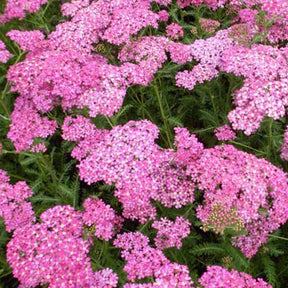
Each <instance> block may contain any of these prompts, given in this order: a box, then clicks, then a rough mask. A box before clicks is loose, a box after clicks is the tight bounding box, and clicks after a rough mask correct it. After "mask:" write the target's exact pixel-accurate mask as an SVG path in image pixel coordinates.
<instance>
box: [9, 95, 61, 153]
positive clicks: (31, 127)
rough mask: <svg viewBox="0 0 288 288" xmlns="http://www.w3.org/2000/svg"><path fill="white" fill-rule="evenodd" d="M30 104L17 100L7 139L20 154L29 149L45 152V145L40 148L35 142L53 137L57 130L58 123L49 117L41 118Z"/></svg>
mask: <svg viewBox="0 0 288 288" xmlns="http://www.w3.org/2000/svg"><path fill="white" fill-rule="evenodd" d="M28 103H29V102H28ZM28 103H27V102H26V101H25V100H24V99H23V98H22V97H18V98H17V99H16V102H15V108H14V111H13V112H12V114H11V121H12V123H11V124H10V130H9V132H8V134H7V137H8V138H9V139H10V140H12V141H13V143H14V146H15V149H16V151H18V152H20V151H22V150H27V149H31V150H35V151H45V150H46V147H45V145H44V144H41V145H40V146H39V144H37V143H34V140H35V138H46V137H47V136H49V135H52V134H53V133H54V132H55V130H56V129H57V123H56V121H55V120H50V119H49V118H48V117H41V116H40V115H39V113H38V112H37V109H35V106H33V105H31V104H30V103H29V104H28ZM23 117H24V118H23ZM23 119H25V121H23Z"/></svg>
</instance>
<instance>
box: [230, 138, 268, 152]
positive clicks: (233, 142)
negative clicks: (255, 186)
mask: <svg viewBox="0 0 288 288" xmlns="http://www.w3.org/2000/svg"><path fill="white" fill-rule="evenodd" d="M229 143H231V144H234V145H239V146H242V147H245V148H248V149H250V150H253V151H255V152H258V153H261V154H263V152H262V151H260V150H257V149H254V148H252V147H250V146H247V145H245V144H242V143H239V142H236V141H233V140H230V141H229Z"/></svg>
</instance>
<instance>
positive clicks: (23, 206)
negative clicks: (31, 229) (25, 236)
mask: <svg viewBox="0 0 288 288" xmlns="http://www.w3.org/2000/svg"><path fill="white" fill-rule="evenodd" d="M9 180H10V178H9V177H8V175H7V173H6V172H5V171H3V170H0V206H1V210H0V217H3V218H4V223H5V228H6V231H8V232H12V231H13V230H15V229H16V228H19V227H22V226H25V225H28V224H32V223H33V222H34V221H35V219H36V218H35V214H34V211H33V208H32V205H31V203H30V202H27V201H26V199H27V198H29V197H31V196H32V194H33V192H32V191H31V189H30V188H29V187H28V185H27V184H26V183H25V182H23V181H20V182H17V183H16V184H15V185H12V184H9Z"/></svg>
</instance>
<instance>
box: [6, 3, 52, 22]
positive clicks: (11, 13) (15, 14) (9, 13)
mask: <svg viewBox="0 0 288 288" xmlns="http://www.w3.org/2000/svg"><path fill="white" fill-rule="evenodd" d="M45 3H47V0H6V6H5V10H4V13H3V14H1V15H0V24H4V23H6V22H8V21H10V20H11V19H13V18H19V19H20V20H22V19H23V18H24V17H25V15H26V14H27V13H35V12H36V11H38V10H39V9H40V7H41V5H43V4H45Z"/></svg>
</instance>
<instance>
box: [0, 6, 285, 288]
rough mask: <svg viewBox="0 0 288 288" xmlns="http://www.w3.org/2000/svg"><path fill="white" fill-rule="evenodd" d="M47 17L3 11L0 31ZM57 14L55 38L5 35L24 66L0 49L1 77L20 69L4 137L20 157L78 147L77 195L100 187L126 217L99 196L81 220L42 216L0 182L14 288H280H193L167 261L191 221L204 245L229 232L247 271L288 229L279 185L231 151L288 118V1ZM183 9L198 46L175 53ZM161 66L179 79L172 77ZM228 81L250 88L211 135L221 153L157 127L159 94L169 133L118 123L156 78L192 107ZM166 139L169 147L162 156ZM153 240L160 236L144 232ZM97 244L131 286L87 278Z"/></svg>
mask: <svg viewBox="0 0 288 288" xmlns="http://www.w3.org/2000/svg"><path fill="white" fill-rule="evenodd" d="M47 2H48V3H47ZM52 2H53V1H47V0H42V1H29V0H21V1H20V0H7V1H6V6H5V10H4V13H3V14H2V15H1V16H0V23H2V24H3V25H4V24H5V23H9V21H10V20H12V19H14V18H18V19H19V20H23V19H25V15H26V14H27V13H35V12H37V11H38V10H39V9H40V10H41V5H44V4H46V5H53V3H52ZM64 2H66V3H63V4H62V5H61V13H62V15H63V21H62V22H61V23H59V24H57V25H56V27H55V29H54V31H53V32H51V33H47V31H46V34H45V33H44V32H43V31H40V30H30V31H23V29H19V30H10V31H9V32H7V33H6V35H5V37H8V38H9V41H10V42H11V41H14V42H15V43H17V44H18V45H19V48H20V50H23V51H26V55H25V58H24V59H23V60H22V61H20V60H19V59H20V57H19V59H17V60H16V62H15V61H14V60H13V54H12V53H11V51H10V50H9V45H7V44H6V42H5V41H4V40H3V41H4V42H5V43H4V42H3V41H1V40H0V62H1V63H3V65H4V63H7V62H8V64H7V66H5V67H8V65H10V64H9V63H10V61H9V59H10V58H11V63H12V62H13V61H14V62H13V63H14V64H11V65H10V66H9V68H8V70H7V75H6V78H7V81H8V83H9V85H10V89H11V92H16V93H18V95H17V98H16V100H15V101H14V104H13V105H14V106H13V111H12V113H11V115H7V117H9V120H11V123H10V125H9V131H8V133H7V134H6V135H5V138H6V137H7V138H8V139H10V140H11V141H12V143H13V144H14V148H15V151H16V152H17V153H20V154H21V153H23V152H24V153H28V154H29V155H30V154H32V153H39V155H43V153H44V154H45V153H50V151H51V143H50V148H49V145H48V143H49V141H50V140H47V139H48V137H53V136H55V134H57V136H58V137H59V138H60V140H59V139H58V140H57V141H63V142H65V143H67V142H74V146H73V148H71V151H70V152H71V153H70V152H69V153H70V154H69V157H71V158H74V159H73V160H74V161H77V165H76V166H75V171H77V173H78V176H79V179H80V181H82V184H83V187H84V185H86V184H87V186H88V187H89V186H92V187H94V186H93V185H94V184H95V187H96V186H97V185H103V183H104V184H105V185H107V186H110V188H111V187H112V188H113V189H112V188H111V190H113V192H112V193H113V197H114V198H116V200H117V201H118V202H117V203H118V204H119V206H118V208H119V207H120V208H119V209H118V210H117V211H116V209H114V208H113V205H112V204H111V205H110V203H107V200H105V198H104V197H103V199H102V198H100V196H99V197H95V196H94V195H93V196H92V195H90V196H89V197H86V198H85V199H84V200H83V201H82V203H81V205H79V207H76V206H77V205H76V204H75V207H72V206H70V205H56V206H54V207H51V208H49V209H46V210H45V211H44V212H41V214H40V215H36V214H35V212H34V210H33V206H32V203H33V202H32V201H30V198H31V197H33V191H32V190H31V189H30V188H29V186H28V184H27V183H28V182H27V183H26V182H25V181H20V182H17V183H15V184H11V183H10V178H9V176H8V174H7V173H6V172H5V171H4V170H2V169H0V204H1V205H0V206H1V210H0V217H2V218H3V219H4V224H5V229H6V231H7V232H9V233H11V235H12V236H11V237H12V238H11V239H10V241H9V242H8V244H7V253H6V256H7V261H8V263H9V265H10V266H11V268H12V270H13V275H14V277H15V278H17V279H18V280H19V282H20V287H23V288H24V287H37V286H38V285H47V284H48V285H49V287H55V288H58V287H71V288H72V287H99V288H113V287H120V286H119V285H122V284H120V283H124V284H123V285H122V287H123V288H137V287H139V288H140V287H143V288H144V287H145V288H154V287H163V288H164V287H169V288H170V287H171V288H173V287H175V288H176V287H183V288H184V287H205V288H210V287H216V288H220V287H243V288H246V287H247V288H248V287H263V288H264V287H272V286H270V285H269V284H267V283H266V282H265V281H264V280H262V279H260V278H259V279H254V278H253V277H252V276H251V275H249V274H246V273H244V272H238V271H236V270H234V269H230V271H229V270H227V269H225V268H222V267H220V266H217V265H209V266H208V267H207V271H206V272H204V273H202V275H201V276H199V277H198V279H194V278H193V280H192V273H191V271H190V270H189V268H190V267H189V266H188V265H184V264H179V263H177V262H176V261H172V260H170V258H169V257H168V256H167V255H166V254H165V252H166V251H174V250H173V249H174V248H175V247H176V248H177V249H176V251H177V250H181V249H182V246H183V240H184V239H185V238H186V240H187V238H189V237H190V234H191V229H193V227H194V226H195V227H196V226H197V225H196V223H194V222H192V221H191V220H190V219H192V217H189V216H190V214H192V213H194V214H193V216H195V218H197V219H198V220H200V222H201V229H202V230H201V233H204V232H207V231H210V230H212V231H214V232H215V233H216V234H218V236H219V237H221V235H224V234H225V233H227V230H228V231H230V232H231V231H232V232H231V233H232V234H233V236H231V241H232V242H231V243H232V245H233V246H234V247H238V248H239V249H240V251H241V252H242V253H243V254H244V255H245V256H246V257H247V258H252V257H253V256H255V255H256V254H257V252H258V251H259V249H260V247H261V246H262V245H263V244H265V243H267V241H268V236H269V234H270V233H273V232H274V231H275V230H277V229H279V228H280V227H281V225H283V224H285V223H286V222H287V220H288V194H287V191H288V182H287V175H286V173H285V172H284V171H283V170H282V169H281V168H279V167H276V166H275V165H273V164H272V163H270V162H268V161H267V160H266V159H264V158H257V157H256V156H255V155H253V154H249V153H247V152H243V151H241V150H239V149H237V148H235V147H234V146H232V145H231V143H232V141H233V140H235V139H237V134H236V132H237V131H236V130H241V131H243V132H244V134H245V135H246V136H249V135H251V134H253V133H255V132H256V131H257V130H258V129H259V128H260V126H261V123H262V122H263V120H264V119H265V118H266V117H270V118H271V119H274V120H279V119H282V118H283V117H284V116H285V115H286V110H287V107H288V78H287V75H288V60H287V59H288V50H287V47H286V46H285V43H287V40H288V28H287V27H288V26H287V20H288V4H287V1H284V0H277V1H274V2H273V1H266V0H259V1H249V0H247V1H246V0H244V1H237V0H230V1H229V0H222V1H216V0H177V1H171V0H155V1H152V0H131V1H122V0H95V1H89V0H72V1H70V2H67V1H64ZM51 3H52V4H51ZM46 7H48V6H46ZM189 7H190V8H191V7H192V8H193V9H194V10H197V11H199V9H200V8H201V7H205V9H207V11H210V13H211V11H216V10H217V9H218V10H217V11H224V10H225V9H226V10H227V11H228V10H229V9H230V12H231V11H232V12H231V13H232V14H233V17H231V19H230V20H229V21H230V22H229V25H230V26H229V27H227V26H228V25H227V23H225V25H224V24H223V23H221V21H218V20H216V19H206V18H204V17H202V16H203V15H201V17H198V16H197V17H198V18H197V17H196V18H195V19H194V18H193V17H194V16H195V15H196V14H195V13H196V12H195V11H194V10H193V11H194V12H195V13H194V12H193V13H194V14H193V13H192V14H191V13H190V14H189V12H187V11H190V10H189V9H190V8H189ZM175 9H176V10H177V13H178V14H179V15H180V16H179V19H181V21H183V19H185V17H186V16H187V15H188V16H189V17H190V16H191V15H192V16H193V17H192V18H193V19H194V20H193V21H195V22H197V21H198V22H197V23H198V24H199V25H198V27H196V26H195V27H194V28H195V29H190V30H189V33H191V34H193V33H194V34H195V35H197V37H196V36H195V39H194V41H182V40H183V38H184V37H185V33H187V27H185V26H184V25H182V26H183V27H182V26H181V23H182V22H181V21H180V20H179V21H176V20H175V19H176V18H177V17H176V16H175V15H177V13H176V12H175V11H176V10H175ZM219 9H222V10H219ZM185 13H188V14H185ZM227 13H228V12H227ZM183 15H184V16H183ZM227 17H228V16H227ZM182 24H183V23H182ZM163 27H164V28H163ZM190 28H191V27H190ZM147 31H148V32H147ZM201 33H202V34H201ZM199 35H204V37H202V38H201V37H200V36H199ZM6 40H7V38H6ZM7 43H8V41H7ZM167 63H169V64H171V65H173V66H171V67H173V69H171V70H169V71H165V67H166V66H165V65H167ZM175 67H176V68H175ZM163 71H164V72H163ZM157 73H158V74H157ZM161 73H162V74H161ZM223 74H226V75H227V74H229V75H230V74H233V75H234V76H235V77H239V78H241V79H242V80H243V85H242V86H241V88H238V89H236V90H234V91H232V93H231V97H232V101H233V105H234V108H233V109H232V110H231V111H230V112H229V113H228V115H225V116H227V121H226V122H227V124H225V125H222V126H221V125H218V123H217V126H219V127H213V129H214V133H215V135H216V138H217V139H218V141H221V142H223V143H222V144H221V145H216V146H215V145H214V146H213V147H211V146H210V147H206V146H205V144H204V143H202V142H201V141H200V140H198V138H197V136H196V135H195V134H193V133H190V131H189V129H188V128H185V127H181V125H178V124H177V125H174V126H175V127H174V130H173V131H174V132H173V131H172V129H171V131H170V130H169V129H168V128H167V125H168V124H169V123H168V124H167V119H166V118H165V117H166V115H165V112H163V106H169V104H168V103H166V102H165V99H164V97H163V95H162V91H160V93H158V91H157V92H155V93H156V94H157V93H158V94H157V95H156V96H157V99H156V100H155V99H154V100H155V101H154V102H153V103H158V104H159V110H160V114H161V117H162V120H161V121H162V122H163V124H164V126H163V127H164V128H163V127H158V126H157V125H156V124H155V123H152V121H151V119H153V117H151V119H150V120H148V119H144V118H145V117H144V116H145V113H144V112H143V119H138V118H137V119H134V118H133V120H132V119H128V118H127V119H126V121H125V123H123V122H122V123H121V124H118V123H116V122H113V121H110V118H111V119H114V118H113V117H114V116H115V115H116V114H117V113H121V108H122V107H123V103H124V101H125V100H126V99H127V95H130V94H129V93H131V91H132V90H133V89H135V90H137V89H139V91H138V90H137V92H136V93H135V95H136V96H135V95H134V97H135V99H136V100H135V99H134V100H135V101H136V102H137V101H138V102H141V101H142V102H141V105H142V106H143V107H144V106H145V104H143V103H144V102H143V101H144V100H143V98H144V97H143V94H141V93H142V91H143V89H146V88H147V89H150V88H151V87H150V86H149V85H154V84H155V83H154V84H153V81H156V80H157V79H158V78H160V77H161V76H159V75H164V76H163V79H165V77H166V78H167V79H168V78H169V81H170V82H169V81H168V80H167V83H171V81H173V83H174V87H177V89H179V91H180V90H181V91H182V92H183V91H186V92H187V91H188V92H187V93H190V91H192V92H193V91H194V89H195V88H198V87H201V85H203V84H205V83H207V82H209V81H212V80H213V79H216V78H217V77H218V76H219V75H223ZM171 75H173V76H171ZM155 79H156V80H155ZM7 85H8V84H7ZM5 89H6V88H5ZM147 91H149V93H152V92H151V91H152V89H150V90H147ZM167 91H168V92H167ZM167 91H166V92H167V93H168V94H169V93H170V92H169V89H167ZM173 91H174V90H173ZM138 92H139V93H138ZM192 92H191V93H192ZM191 95H192V94H191ZM154 96H155V95H154ZM154 96H153V97H154ZM156 96H155V97H156ZM2 98H3V97H2ZM2 100H3V99H2ZM2 100H1V101H2ZM161 101H162V102H161ZM232 101H231V102H232ZM1 103H2V102H1ZM153 105H154V104H153ZM173 105H174V103H173ZM175 106H177V104H175ZM144 108H145V107H144ZM213 108H215V107H213ZM55 111H56V112H55ZM58 111H61V112H58ZM143 111H144V110H143ZM53 113H56V114H57V113H60V114H61V117H58V118H57V117H53V116H51V115H54V114H53ZM56 114H55V115H56ZM167 114H169V113H167ZM57 115H59V114H57ZM146 115H149V113H146ZM1 116H2V115H1ZM98 116H102V117H103V119H106V120H107V122H108V123H109V124H110V125H111V127H110V129H107V128H105V129H104V128H101V129H100V128H99V127H98V126H97V125H96V124H95V123H96V120H97V117H98ZM3 117H4V116H3ZM4 119H5V117H4ZM24 119H25V120H24ZM228 120H229V121H230V124H231V125H229V124H228ZM115 123H116V124H115ZM165 129H166V131H165V132H166V133H167V137H168V138H169V137H170V138H169V140H170V142H171V143H170V144H171V145H170V147H169V148H167V147H164V148H163V147H161V144H159V143H161V140H160V138H159V135H160V133H162V132H163V131H164V130H165ZM209 129H210V128H209ZM169 133H171V134H173V133H174V134H173V137H172V135H170V134H169ZM270 136H271V135H270ZM270 136H269V137H270ZM213 137H214V136H213ZM173 139H174V142H173ZM199 139H201V138H199ZM5 140H7V139H5ZM215 141H216V139H215ZM227 141H228V142H229V141H231V142H230V144H229V143H228V144H227V143H226V142H227ZM203 142H204V141H203ZM168 143H169V141H168ZM0 147H2V144H1V142H0ZM287 147H288V129H287V131H286V132H285V135H284V141H283V145H282V148H281V151H280V153H279V154H280V156H281V158H282V159H284V160H287V159H288V152H287ZM0 150H1V149H0ZM279 150H280V149H279ZM0 152H1V151H0ZM10 152H11V151H10ZM5 153H7V151H6V150H5ZM66 156H67V155H66ZM0 157H1V156H0ZM75 159H76V160H75ZM83 182H85V183H83ZM99 183H101V184H99ZM85 187H86V186H85ZM81 188H82V186H81ZM87 189H88V188H87ZM87 189H86V190H87ZM93 189H94V188H93ZM83 190H85V189H83ZM86 190H85V193H86ZM199 191H200V192H201V193H202V196H201V197H202V199H200V198H201V197H199V195H198V194H199ZM85 193H83V195H86V194H85ZM83 195H82V196H83ZM197 195H198V196H197ZM83 197H84V196H83ZM195 199H196V200H195ZM188 206H189V210H188V212H186V213H185V212H184V213H183V215H180V216H175V215H174V214H173V216H171V217H167V216H166V215H165V216H164V212H163V211H166V210H168V209H171V210H173V211H177V213H181V212H179V211H182V210H181V209H183V210H184V209H185V208H186V207H188ZM191 210H192V211H193V212H192V211H191ZM129 221H133V223H139V225H140V226H139V227H142V228H141V229H140V230H141V231H130V230H129V229H130V227H129V224H127V223H130V222H129ZM194 221H195V219H194ZM141 225H142V226H141ZM149 225H150V226H149ZM132 226H133V225H132ZM148 226H149V227H150V230H151V231H153V232H152V233H154V237H150V238H149V237H148V236H147V235H145V233H144V232H143V231H145V229H146V228H147V227H148ZM198 226H199V225H198ZM123 227H124V229H122V228H123ZM127 227H128V228H127ZM137 227H138V226H137ZM131 230H133V229H132V228H131ZM135 230H136V229H135ZM127 231H128V232H127ZM194 232H195V231H194ZM228 234H229V233H228ZM225 235H226V234H225ZM96 241H100V242H101V243H102V242H107V243H108V244H107V245H110V246H113V249H115V248H118V249H121V258H122V259H123V261H124V262H125V264H123V267H122V268H123V270H124V272H125V273H126V274H125V277H126V278H127V279H126V278H125V277H124V278H125V280H123V279H120V280H119V277H120V275H117V273H116V272H115V271H113V270H112V269H111V268H109V267H102V268H101V269H98V270H97V269H95V267H93V265H92V264H91V259H90V254H89V253H90V252H91V251H92V248H91V247H93V246H95V245H96V244H95V243H96ZM239 253H240V252H239ZM119 258H120V256H119ZM121 261H122V260H121ZM99 266H101V265H100V264H99ZM202 272H203V271H202ZM193 276H195V275H193ZM121 277H123V275H121ZM147 279H148V280H147ZM146 280H147V281H146ZM141 281H143V283H142V282H141ZM145 281H146V282H147V283H146V282H145ZM196 281H197V283H198V284H197V283H196ZM148 282H149V283H148ZM198 285H201V286H198Z"/></svg>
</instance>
